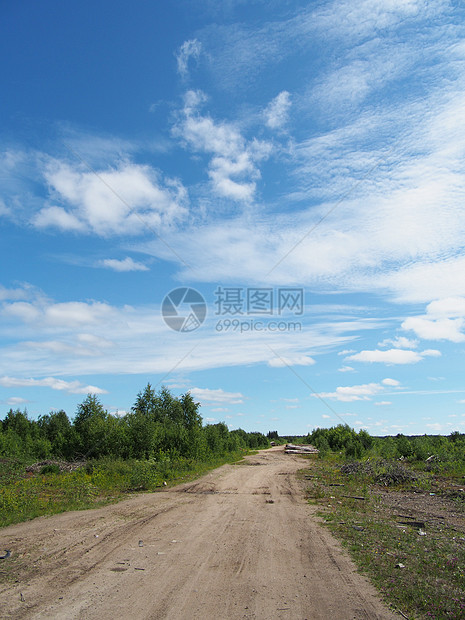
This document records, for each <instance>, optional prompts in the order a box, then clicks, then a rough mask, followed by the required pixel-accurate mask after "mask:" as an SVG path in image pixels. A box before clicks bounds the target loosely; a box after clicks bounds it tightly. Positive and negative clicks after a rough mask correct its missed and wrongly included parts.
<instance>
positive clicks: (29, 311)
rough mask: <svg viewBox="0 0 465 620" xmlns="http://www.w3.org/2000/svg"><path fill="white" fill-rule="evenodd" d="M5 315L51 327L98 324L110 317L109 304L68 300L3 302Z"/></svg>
mask: <svg viewBox="0 0 465 620" xmlns="http://www.w3.org/2000/svg"><path fill="white" fill-rule="evenodd" d="M2 312H3V314H4V315H5V316H8V317H14V318H17V319H20V320H22V321H24V322H25V323H33V324H34V325H36V326H38V325H45V326H47V325H48V326H53V327H76V326H81V325H95V324H100V323H102V322H103V321H106V320H108V319H109V318H110V316H111V314H112V313H113V310H112V308H111V306H109V305H108V304H105V303H102V302H97V301H95V302H90V303H85V302H79V301H69V302H63V303H50V302H48V303H47V302H45V303H40V302H39V303H34V302H23V301H18V302H13V303H10V304H8V303H7V304H4V305H3V309H2Z"/></svg>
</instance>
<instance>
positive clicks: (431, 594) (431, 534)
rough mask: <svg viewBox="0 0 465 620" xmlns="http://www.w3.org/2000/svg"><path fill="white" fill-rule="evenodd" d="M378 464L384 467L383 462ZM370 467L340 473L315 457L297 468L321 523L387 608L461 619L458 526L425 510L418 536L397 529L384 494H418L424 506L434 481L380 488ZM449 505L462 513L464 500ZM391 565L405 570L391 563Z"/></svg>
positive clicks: (464, 594) (462, 554) (462, 537)
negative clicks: (351, 472)
mask: <svg viewBox="0 0 465 620" xmlns="http://www.w3.org/2000/svg"><path fill="white" fill-rule="evenodd" d="M391 465H392V467H394V468H395V467H396V466H397V465H398V464H397V463H392V464H391ZM382 467H384V468H385V469H386V462H384V463H383V465H382ZM388 468H389V464H388ZM373 469H374V471H373V472H372V473H366V472H363V471H362V472H361V473H357V474H352V475H347V474H343V473H342V472H341V469H340V467H339V466H338V465H337V464H336V463H335V462H334V460H331V459H328V460H318V461H316V462H315V463H314V464H312V466H311V467H310V469H306V470H303V472H302V476H303V477H305V478H307V482H308V497H309V501H310V502H313V503H316V504H318V505H319V506H320V507H321V512H320V515H321V516H322V517H323V519H324V521H325V523H326V524H327V526H328V527H329V528H330V529H331V531H332V532H333V533H334V535H335V536H336V537H337V538H338V539H339V540H341V541H342V543H343V545H344V546H345V547H346V548H347V549H348V551H349V552H350V554H351V556H352V557H353V559H354V561H355V562H356V563H357V565H358V567H359V568H360V570H361V571H362V572H364V573H366V574H367V575H368V576H369V577H370V579H371V580H372V582H373V583H374V584H375V586H376V587H377V588H378V589H379V591H380V593H381V594H382V596H383V598H384V599H385V601H386V602H387V603H388V604H390V605H391V606H392V607H393V608H394V609H397V610H400V611H402V613H403V614H404V615H405V617H408V618H434V619H435V620H438V619H442V618H456V619H459V618H464V617H465V531H463V530H464V529H465V528H462V531H460V530H458V529H457V528H456V527H454V525H453V524H450V523H448V520H447V518H446V519H444V520H438V519H436V518H433V515H431V519H427V518H425V521H427V522H426V523H425V530H424V531H425V532H426V534H425V535H422V534H423V530H420V529H419V528H415V527H411V526H408V525H407V526H405V525H404V526H399V523H398V521H399V520H401V519H399V516H398V515H397V514H396V509H393V506H392V505H390V503H389V502H388V501H386V498H387V495H386V493H392V492H395V493H399V494H400V495H399V496H400V497H401V498H405V497H407V496H408V495H409V494H410V496H411V497H412V498H413V499H415V498H423V502H424V505H425V506H427V505H428V501H427V498H428V497H429V493H430V489H431V488H432V485H436V484H437V482H438V481H437V479H436V478H435V477H434V476H433V474H429V475H426V474H422V475H420V477H418V478H416V479H411V480H410V481H404V482H401V483H397V484H392V485H390V486H389V487H388V488H387V487H381V486H380V485H379V483H376V480H380V479H382V478H379V475H380V473H379V471H377V467H376V464H375V467H374V468H373ZM406 469H407V471H408V468H406ZM310 476H312V477H310ZM439 482H440V481H439ZM335 485H343V486H335ZM434 488H436V486H434ZM347 496H349V497H347ZM354 497H363V498H365V499H353V498H354ZM449 501H451V502H452V500H449ZM401 505H402V502H401ZM451 505H452V509H453V510H454V512H455V513H456V514H462V516H463V513H464V501H463V500H458V501H456V502H455V503H454V504H451ZM397 512H398V511H397ZM407 520H408V519H407ZM455 525H456V524H455ZM398 564H403V565H404V567H403V568H402V567H397V568H396V565H398Z"/></svg>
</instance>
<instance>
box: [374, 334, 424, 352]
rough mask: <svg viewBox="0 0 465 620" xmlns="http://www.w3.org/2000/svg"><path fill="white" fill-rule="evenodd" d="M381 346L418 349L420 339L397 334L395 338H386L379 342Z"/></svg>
mask: <svg viewBox="0 0 465 620" xmlns="http://www.w3.org/2000/svg"><path fill="white" fill-rule="evenodd" d="M378 346H380V347H394V348H396V349H416V348H417V346H418V340H411V339H410V338H406V337H405V336H396V337H395V338H386V339H385V340H383V341H382V342H379V343H378Z"/></svg>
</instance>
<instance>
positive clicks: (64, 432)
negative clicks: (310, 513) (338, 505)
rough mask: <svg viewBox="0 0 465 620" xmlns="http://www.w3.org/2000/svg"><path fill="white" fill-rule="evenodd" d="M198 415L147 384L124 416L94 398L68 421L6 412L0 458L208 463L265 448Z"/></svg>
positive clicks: (188, 401) (185, 401)
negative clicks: (160, 458) (163, 459)
mask: <svg viewBox="0 0 465 620" xmlns="http://www.w3.org/2000/svg"><path fill="white" fill-rule="evenodd" d="M199 409H200V404H199V403H196V402H195V401H194V399H193V398H192V396H191V394H190V393H189V392H186V393H185V394H182V395H181V396H179V397H177V396H174V395H173V394H172V393H171V392H170V391H169V390H168V389H167V388H166V387H162V388H161V389H160V390H159V391H158V392H156V391H155V390H154V389H153V388H152V386H151V385H150V383H148V384H147V386H146V387H145V389H144V390H142V391H141V392H139V393H138V394H137V397H136V400H135V403H134V405H133V406H132V407H131V411H130V412H129V413H126V414H125V415H123V416H116V415H112V414H110V413H109V412H108V411H107V410H106V409H105V408H104V407H103V405H102V403H101V402H100V400H99V398H98V397H97V396H96V395H94V394H88V395H87V397H86V398H85V399H84V400H83V402H82V403H80V404H79V405H78V407H77V411H76V414H75V416H74V418H73V419H70V418H69V417H68V415H67V414H66V412H65V411H63V410H60V411H51V412H50V413H49V414H47V415H41V416H40V417H39V418H38V419H37V420H32V419H30V418H29V417H28V414H27V411H20V410H19V409H16V410H13V409H10V410H9V411H8V413H7V414H6V416H5V418H4V419H3V420H0V455H2V456H9V457H23V458H25V457H31V458H35V459H47V458H59V459H67V460H74V459H94V458H100V457H112V458H120V459H150V458H157V456H160V455H167V456H170V457H173V458H178V457H182V458H191V459H196V460H208V459H209V458H212V457H216V456H221V455H225V454H227V453H230V452H237V451H239V450H241V449H253V448H261V447H267V446H268V445H269V440H268V439H267V437H265V435H263V434H262V433H258V432H253V433H248V432H246V431H244V430H242V429H237V430H233V431H230V430H229V429H228V427H227V425H226V424H225V423H224V422H219V423H218V424H207V425H204V424H203V420H202V417H201V415H200V412H199Z"/></svg>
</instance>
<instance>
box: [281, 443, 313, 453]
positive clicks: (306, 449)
mask: <svg viewBox="0 0 465 620" xmlns="http://www.w3.org/2000/svg"><path fill="white" fill-rule="evenodd" d="M284 452H285V453H286V454H318V453H319V452H320V451H319V450H318V448H315V446H312V445H310V444H305V445H297V444H293V443H288V444H286V447H285V448H284Z"/></svg>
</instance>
